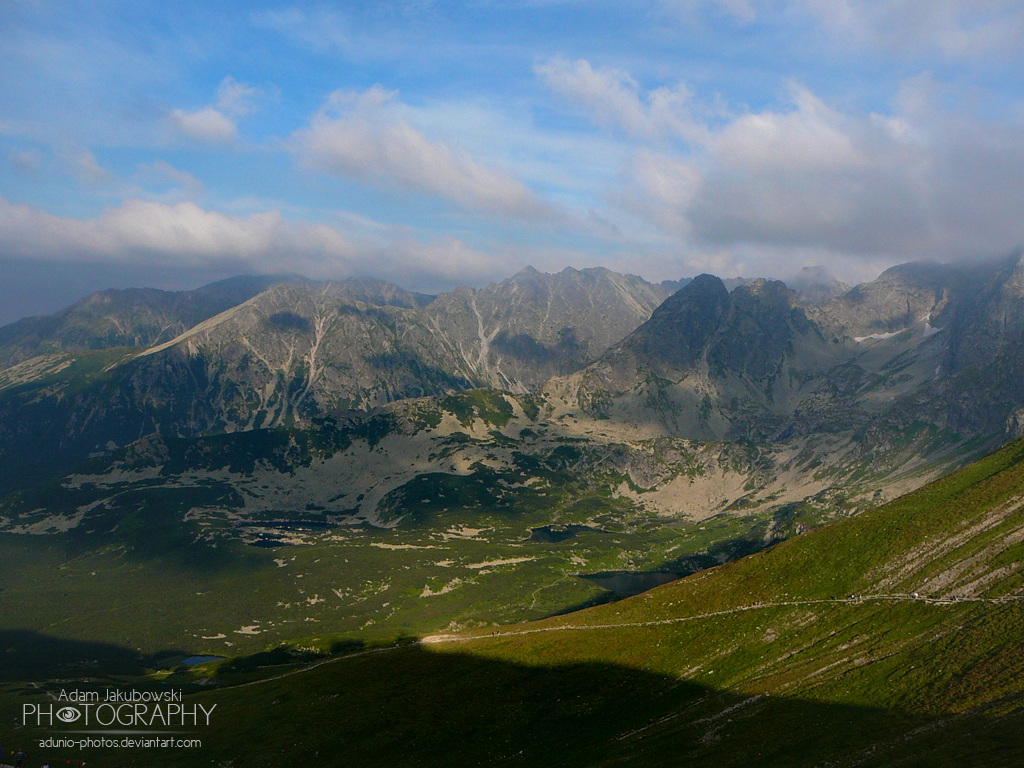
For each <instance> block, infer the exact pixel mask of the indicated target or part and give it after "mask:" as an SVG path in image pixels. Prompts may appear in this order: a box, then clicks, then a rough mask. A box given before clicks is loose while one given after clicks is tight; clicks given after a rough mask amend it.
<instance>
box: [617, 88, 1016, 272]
mask: <svg viewBox="0 0 1024 768" xmlns="http://www.w3.org/2000/svg"><path fill="white" fill-rule="evenodd" d="M922 98H924V97H922V96H921V91H920V89H918V91H917V93H916V95H915V96H914V97H913V98H908V99H907V100H906V101H907V103H908V104H912V105H913V106H914V110H915V111H914V112H913V113H908V114H906V115H901V114H897V115H894V116H893V115H890V116H884V115H851V114H848V113H846V112H843V111H840V110H838V109H836V108H834V107H831V106H829V105H827V104H826V103H824V102H823V101H822V100H821V99H819V98H817V97H816V96H814V95H813V94H812V93H810V92H809V91H807V90H805V89H802V88H799V87H794V89H793V94H792V104H791V106H790V108H788V109H783V110H777V111H776V110H766V111H762V112H756V113H749V114H745V115H742V116H740V117H737V118H736V119H734V120H732V121H731V122H729V123H727V124H726V125H725V126H724V127H722V128H720V129H717V130H715V131H713V132H711V133H710V134H709V138H708V140H707V141H706V142H704V143H703V144H701V145H697V146H694V147H691V149H692V156H691V159H690V160H688V161H686V162H684V161H683V160H682V159H680V158H675V159H673V158H672V157H671V156H668V157H664V158H658V159H652V157H651V156H649V155H644V154H641V155H639V156H638V157H637V158H636V160H635V161H634V162H633V164H632V166H631V169H630V172H629V173H628V174H627V178H626V183H625V184H624V187H623V189H622V190H620V191H619V192H618V193H617V196H616V201H617V202H618V203H619V204H620V205H622V206H623V207H625V208H627V209H628V210H630V211H632V212H633V213H636V214H638V215H641V216H643V217H644V218H646V219H647V220H649V221H651V222H653V223H655V224H657V225H658V226H659V227H661V228H662V229H663V230H665V231H670V232H674V233H676V234H677V235H679V236H682V237H693V238H695V240H696V242H698V243H704V244H705V245H711V246H713V247H738V246H744V247H748V246H750V247H753V246H756V247H769V248H793V249H812V250H817V251H818V252H822V253H830V254H838V255H844V256H846V257H851V258H862V259H869V260H870V259H879V258H891V259H899V260H906V259H910V258H929V257H931V258H936V257H938V258H962V257H967V256H976V255H998V254H1000V253H1004V252H1007V251H1009V250H1011V249H1013V248H1014V247H1017V246H1018V245H1019V244H1021V243H1024V217H1021V216H1020V214H1019V201H1020V200H1021V199H1024V127H1022V126H1019V125H1018V126H1002V127H999V126H993V125H981V124H977V123H968V122H965V121H963V120H960V119H953V118H951V117H949V116H941V115H940V116H938V117H937V116H936V112H935V111H934V110H930V109H928V108H927V107H926V106H924V105H922V103H921V99H922ZM921 115H928V121H927V122H926V123H923V124H921V123H918V122H916V119H915V116H917V117H919V116H921Z"/></svg>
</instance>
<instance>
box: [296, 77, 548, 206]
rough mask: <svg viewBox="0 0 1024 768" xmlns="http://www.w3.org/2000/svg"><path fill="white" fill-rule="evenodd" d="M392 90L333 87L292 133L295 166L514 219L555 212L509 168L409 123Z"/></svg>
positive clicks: (377, 86)
mask: <svg viewBox="0 0 1024 768" xmlns="http://www.w3.org/2000/svg"><path fill="white" fill-rule="evenodd" d="M406 112H407V110H406V109H405V108H404V105H402V104H401V103H400V102H399V101H398V100H397V94H396V93H395V92H394V91H386V90H384V89H383V88H381V87H380V86H379V85H375V86H373V87H372V88H370V89H369V90H367V91H363V92H358V91H337V92H335V93H333V94H332V95H331V97H330V98H329V99H328V100H327V103H326V104H325V105H324V107H323V108H322V109H321V110H320V111H319V112H317V113H316V114H315V115H313V117H312V118H311V120H310V124H309V126H308V127H307V128H303V129H301V130H298V131H296V132H295V133H294V134H293V136H292V142H291V143H292V147H293V150H294V152H295V153H296V156H297V158H298V162H299V164H300V165H301V166H302V167H304V168H307V169H309V170H313V171H317V172H321V173H327V174H331V175H334V176H338V177H342V178H348V179H355V180H357V181H361V182H364V183H367V184H370V185H372V186H375V187H378V188H382V189H388V190H399V191H406V192H414V193H417V194H421V195H427V196H432V197H437V198H441V199H444V200H447V201H449V202H452V203H454V204H455V205H457V206H458V207H460V208H463V209H465V210H470V211H479V212H483V213H487V214H491V215H496V216H503V217H509V218H517V219H527V220H542V219H552V220H553V219H558V218H560V214H559V212H558V211H557V210H556V209H555V208H554V207H553V206H551V205H550V204H548V203H546V202H545V201H543V200H541V199H540V198H539V197H538V196H537V195H535V194H534V193H533V192H532V191H531V190H530V189H529V188H528V187H527V186H526V185H525V184H524V183H523V182H522V181H520V180H519V179H518V178H516V177H515V176H513V175H512V174H510V173H508V172H506V171H504V170H501V169H499V168H493V167H490V166H488V165H485V164H483V163H480V162H478V161H477V160H475V159H473V158H472V157H471V156H470V155H469V154H468V153H467V152H466V151H464V150H462V149H460V148H458V147H451V146H449V145H448V144H446V143H445V142H443V141H439V140H431V139H430V138H428V137H427V136H426V135H424V134H423V133H422V132H421V131H419V130H417V129H416V128H414V127H413V126H412V125H410V123H409V121H408V119H407V117H406V114H405V113H406Z"/></svg>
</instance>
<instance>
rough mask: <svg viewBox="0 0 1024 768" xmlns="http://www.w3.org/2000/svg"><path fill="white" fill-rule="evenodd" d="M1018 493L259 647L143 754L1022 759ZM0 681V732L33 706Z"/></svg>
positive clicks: (624, 761)
mask: <svg viewBox="0 0 1024 768" xmlns="http://www.w3.org/2000/svg"><path fill="white" fill-rule="evenodd" d="M1022 493H1024V442H1016V443H1013V444H1011V445H1009V446H1007V447H1006V448H1004V449H1003V450H1001V451H999V452H998V453H996V454H994V455H992V456H990V457H988V458H986V459H984V460H982V461H980V462H977V463H975V464H973V465H971V466H969V467H968V468H966V469H964V470H962V471H960V472H958V473H956V474H954V475H951V476H949V477H947V478H945V479H943V480H941V481H938V482H936V483H933V484H931V485H929V486H927V487H925V488H923V489H921V490H919V491H917V492H915V493H913V494H910V495H908V496H906V497H903V498H901V499H899V500H897V501H896V502H894V503H891V504H889V505H886V506H884V507H881V508H879V509H877V510H873V511H868V512H865V513H863V514H861V515H859V516H857V517H855V518H851V519H847V520H842V521H839V522H836V523H834V524H831V525H828V526H826V527H823V528H821V529H818V530H816V531H813V532H810V533H807V534H804V535H802V536H799V537H797V538H795V539H791V540H789V541H787V542H784V543H781V544H779V545H777V546H775V547H773V548H771V549H769V550H766V551H764V552H761V553H759V554H756V555H753V556H751V557H748V558H745V559H743V560H740V561H737V562H734V563H730V564H727V565H724V566H721V567H718V568H714V569H711V570H708V571H704V572H701V573H698V574H696V575H694V576H692V577H689V578H687V579H684V580H682V581H679V582H675V583H673V584H669V585H666V586H663V587H660V588H658V589H655V590H653V591H651V592H648V593H645V594H643V595H640V596H637V597H635V598H631V599H627V600H624V601H621V602H618V603H614V604H610V605H602V606H598V607H594V608H591V609H588V610H585V611H581V612H578V613H575V614H570V615H565V616H560V617H555V618H551V619H547V620H545V621H541V622H534V623H530V624H521V625H515V626H507V627H502V628H500V629H497V630H496V629H494V628H489V629H487V630H477V631H476V632H475V633H474V632H469V633H461V634H454V635H435V636H431V637H426V638H422V639H421V641H420V642H419V643H416V644H409V645H406V646H403V647H399V648H392V649H383V650H380V649H378V650H372V651H369V652H366V651H364V652H363V653H361V654H358V655H349V656H347V657H335V658H326V659H321V662H323V663H320V664H319V665H316V666H311V667H302V666H288V664H287V662H288V661H289V658H288V657H287V655H286V654H282V653H279V654H270V655H266V656H264V657H262V658H253V659H250V660H248V661H246V660H236V661H233V662H224V663H222V664H221V665H220V669H219V670H217V671H216V672H213V671H210V670H209V668H207V671H205V672H201V673H195V672H194V673H192V674H193V680H194V676H195V675H196V674H198V675H209V676H212V679H210V680H208V683H213V684H217V685H219V686H221V687H220V688H219V689H218V690H207V691H203V692H201V693H196V694H192V695H191V696H190V697H189V699H190V700H193V701H201V702H203V703H205V704H206V705H207V706H209V705H210V704H213V703H216V704H217V705H218V713H219V719H218V720H216V721H215V722H214V723H213V724H212V725H211V727H210V728H208V729H205V730H203V731H202V733H201V735H202V737H203V744H204V746H203V748H202V749H201V750H196V751H194V752H191V753H185V752H180V751H179V752H167V753H160V752H150V753H146V754H145V761H144V762H145V764H147V765H232V766H264V765H266V766H269V765H278V764H281V763H282V761H283V762H285V763H294V764H312V765H338V766H341V765H345V766H362V765H365V766H376V765H380V766H385V765H418V766H433V765H438V766H440V765H448V766H451V765H486V766H490V765H524V766H527V765H528V766H537V765H552V766H554V765H564V766H590V765H637V766H660V765H665V766H670V765H671V766H678V765H691V764H693V765H702V766H733V765H735V766H752V765H771V766H787V765H792V766H825V765H830V766H840V765H841V766H853V765H863V766H895V765H908V766H909V765H914V766H916V765H922V766H923V765H928V766H1015V765H1021V764H1022V763H1024V727H1022V726H1024V708H1022V705H1024V698H1022V694H1024V654H1022V653H1021V651H1022V649H1024V602H1022V599H1024V577H1022V573H1021V564H1022V562H1024V503H1022V500H1021V499H1022ZM260 664H263V665H265V666H264V668H263V669H262V670H261V669H258V667H259V665H260ZM282 664H283V666H282ZM274 665H278V666H274ZM260 675H262V676H263V677H262V678H260ZM164 679H165V682H167V683H172V684H182V682H184V681H185V680H186V679H187V678H186V673H184V672H180V671H179V672H175V673H172V674H171V675H170V676H168V677H165V678H164ZM243 680H249V681H250V682H249V684H247V685H244V686H242V687H239V686H238V685H232V683H239V682H241V681H243ZM154 684H155V682H154ZM194 687H195V686H193V688H194ZM6 690H7V692H8V694H9V695H7V696H5V697H4V699H3V701H4V707H5V712H4V713H3V714H4V721H6V722H10V720H11V715H13V712H12V711H11V710H12V709H14V707H15V706H16V705H17V704H19V703H21V702H25V701H33V700H36V699H37V698H38V694H37V693H36V691H34V690H32V689H29V688H26V687H24V686H21V685H18V684H14V683H9V684H8V685H7V688H6ZM15 693H18V694H20V695H18V696H14V695H13V694H15ZM3 735H4V740H5V742H9V741H10V739H11V738H12V735H11V734H10V733H5V734H3ZM25 735H26V732H21V733H20V734H19V736H21V737H23V736H25ZM94 757H95V758H96V759H99V758H100V757H102V758H103V759H107V760H109V761H110V763H109V764H110V765H111V766H115V765H118V764H129V762H130V761H131V760H132V759H133V758H132V757H129V753H127V752H116V753H107V754H104V755H100V754H98V753H97V754H96V755H95V756H94ZM140 757H141V756H134V759H136V761H137V760H138V759H140ZM135 764H139V765H141V764H143V763H142V762H136V763H135Z"/></svg>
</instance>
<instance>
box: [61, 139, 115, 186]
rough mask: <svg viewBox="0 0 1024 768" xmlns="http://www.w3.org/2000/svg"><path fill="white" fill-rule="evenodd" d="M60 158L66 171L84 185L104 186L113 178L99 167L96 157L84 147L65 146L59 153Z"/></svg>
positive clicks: (104, 169)
mask: <svg viewBox="0 0 1024 768" xmlns="http://www.w3.org/2000/svg"><path fill="white" fill-rule="evenodd" d="M60 158H61V160H63V161H64V164H65V165H66V166H67V169H68V171H69V172H70V173H72V174H73V175H74V176H76V177H77V178H78V180H79V181H82V182H84V183H86V184H105V183H107V182H109V181H112V180H113V178H114V176H113V174H112V173H111V172H110V171H108V170H107V169H106V168H103V167H101V166H100V164H99V163H98V162H97V160H96V155H94V154H93V153H92V152H90V151H89V150H88V149H86V148H85V147H75V146H66V147H64V148H63V149H62V150H61V151H60Z"/></svg>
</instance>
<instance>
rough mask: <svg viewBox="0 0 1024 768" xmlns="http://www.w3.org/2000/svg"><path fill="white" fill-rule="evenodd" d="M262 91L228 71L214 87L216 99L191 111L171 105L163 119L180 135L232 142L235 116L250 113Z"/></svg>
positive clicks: (234, 133)
mask: <svg viewBox="0 0 1024 768" xmlns="http://www.w3.org/2000/svg"><path fill="white" fill-rule="evenodd" d="M263 95H264V93H263V91H261V90H260V89H259V88H254V87H252V86H250V85H246V84H245V83H240V82H238V81H236V80H235V79H234V78H233V77H231V76H230V75H229V76H227V77H225V78H224V79H223V80H222V81H221V84H220V87H218V88H217V94H216V97H217V100H216V101H215V102H214V103H213V104H211V105H208V106H206V107H203V108H201V109H198V110H195V111H193V112H189V111H186V110H182V109H172V110H171V112H170V114H169V115H168V117H167V119H168V122H169V123H170V125H171V127H172V128H173V129H174V131H175V132H176V133H177V134H178V135H180V136H182V137H183V138H186V139H189V140H192V141H199V142H205V143H209V144H232V143H234V141H235V140H236V139H237V138H238V125H237V122H238V120H239V119H240V118H242V117H245V116H246V115H250V114H252V113H253V112H254V111H255V109H256V102H257V101H258V100H259V99H260V98H262V97H263Z"/></svg>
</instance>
